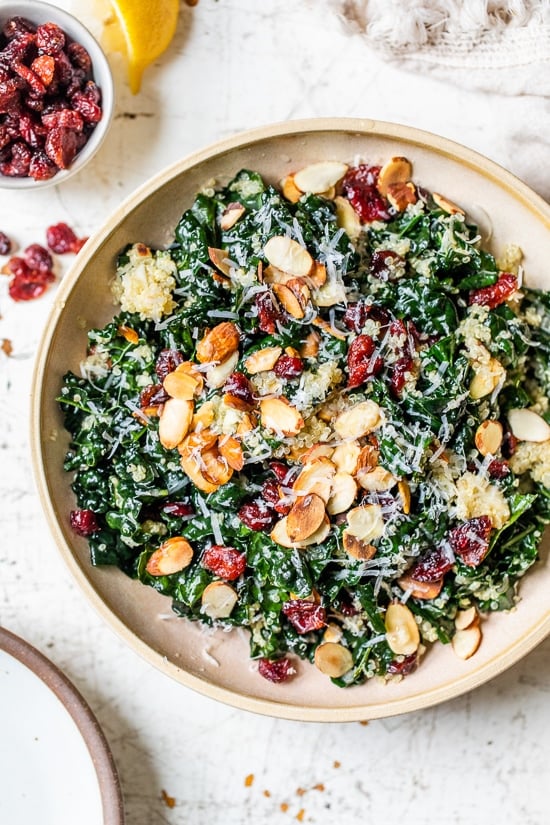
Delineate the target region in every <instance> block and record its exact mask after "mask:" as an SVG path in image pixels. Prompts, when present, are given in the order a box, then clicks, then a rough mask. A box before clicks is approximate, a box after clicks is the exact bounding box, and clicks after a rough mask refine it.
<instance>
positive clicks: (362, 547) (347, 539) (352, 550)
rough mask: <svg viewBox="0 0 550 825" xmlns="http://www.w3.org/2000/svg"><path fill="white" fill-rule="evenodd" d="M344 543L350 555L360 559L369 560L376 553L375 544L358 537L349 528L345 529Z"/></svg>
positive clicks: (343, 534)
mask: <svg viewBox="0 0 550 825" xmlns="http://www.w3.org/2000/svg"><path fill="white" fill-rule="evenodd" d="M342 543H343V545H344V550H345V551H346V553H347V554H348V556H351V557H352V558H353V559H357V560H358V561H369V560H370V559H372V558H373V557H374V556H375V555H376V547H375V546H374V544H369V543H368V541H363V540H362V539H358V538H357V536H354V535H352V534H351V533H350V532H349V530H344V531H343V533H342Z"/></svg>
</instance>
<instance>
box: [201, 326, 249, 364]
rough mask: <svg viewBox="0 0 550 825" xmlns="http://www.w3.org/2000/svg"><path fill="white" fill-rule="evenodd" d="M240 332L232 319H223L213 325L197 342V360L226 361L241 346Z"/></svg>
mask: <svg viewBox="0 0 550 825" xmlns="http://www.w3.org/2000/svg"><path fill="white" fill-rule="evenodd" d="M240 337H241V336H240V333H239V330H238V329H237V327H236V326H235V324H233V323H232V322H231V321H222V323H221V324H217V325H216V326H215V327H213V328H212V329H211V330H209V332H207V333H206V335H205V336H204V337H203V338H202V340H201V341H199V343H198V344H197V361H200V363H201V364H207V363H209V362H210V361H218V362H221V361H225V360H226V359H227V358H229V356H230V355H233V353H234V352H236V351H237V350H238V348H239V341H240Z"/></svg>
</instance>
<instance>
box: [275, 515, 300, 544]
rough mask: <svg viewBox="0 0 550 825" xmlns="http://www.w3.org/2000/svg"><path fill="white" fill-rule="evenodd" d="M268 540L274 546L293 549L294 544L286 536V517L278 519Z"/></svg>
mask: <svg viewBox="0 0 550 825" xmlns="http://www.w3.org/2000/svg"><path fill="white" fill-rule="evenodd" d="M270 538H271V540H272V541H274V542H275V544H280V545H281V547H295V546H296V544H295V543H294V542H293V541H292V539H291V538H290V536H289V535H288V529H287V520H286V516H285V517H284V518H282V519H280V520H279V521H278V522H277V524H276V525H275V527H274V528H273V530H272V531H271V534H270Z"/></svg>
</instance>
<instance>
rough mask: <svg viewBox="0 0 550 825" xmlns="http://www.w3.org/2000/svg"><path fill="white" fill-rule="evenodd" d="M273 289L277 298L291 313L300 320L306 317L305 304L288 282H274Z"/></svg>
mask: <svg viewBox="0 0 550 825" xmlns="http://www.w3.org/2000/svg"><path fill="white" fill-rule="evenodd" d="M272 289H273V292H274V293H275V295H276V297H277V300H278V301H279V303H280V304H281V305H282V306H283V308H284V309H285V310H286V311H287V312H288V314H289V315H291V316H292V317H293V318H296V319H298V320H299V319H301V318H303V317H304V315H305V314H306V313H305V304H304V303H303V302H302V300H301V298H300V296H299V295H297V294H296V293H295V292H294V290H293V289H291V288H290V287H289V286H288V284H273V286H272Z"/></svg>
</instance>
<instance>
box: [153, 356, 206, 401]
mask: <svg viewBox="0 0 550 825" xmlns="http://www.w3.org/2000/svg"><path fill="white" fill-rule="evenodd" d="M180 367H181V364H180V365H179V366H178V367H177V368H176V369H175V370H173V371H172V372H169V373H168V375H167V376H166V378H165V379H164V381H163V382H162V386H163V387H164V389H165V390H166V392H167V393H168V395H170V396H171V397H172V398H181V399H182V400H183V401H192V400H193V398H194V397H195V396H196V395H200V392H201V390H202V387H203V384H204V381H203V378H202V375H200V373H195V374H192V373H191V372H188V371H187V370H185V369H183V370H182V369H180Z"/></svg>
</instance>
